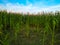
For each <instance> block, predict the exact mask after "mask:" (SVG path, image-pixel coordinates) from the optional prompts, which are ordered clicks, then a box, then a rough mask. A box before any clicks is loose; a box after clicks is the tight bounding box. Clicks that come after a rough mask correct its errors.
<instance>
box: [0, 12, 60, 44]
mask: <svg viewBox="0 0 60 45" xmlns="http://www.w3.org/2000/svg"><path fill="white" fill-rule="evenodd" d="M0 45H60V13H59V12H57V13H54V14H52V13H47V14H44V13H43V14H41V15H40V14H37V15H33V14H32V15H30V14H26V15H23V14H17V13H7V12H4V11H3V12H1V11H0Z"/></svg>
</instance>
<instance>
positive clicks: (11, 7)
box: [0, 3, 60, 14]
mask: <svg viewBox="0 0 60 45" xmlns="http://www.w3.org/2000/svg"><path fill="white" fill-rule="evenodd" d="M0 10H7V12H16V13H27V12H29V13H34V14H35V13H38V12H42V11H44V12H51V11H52V12H55V11H60V5H54V6H45V7H40V6H36V5H33V4H28V5H23V4H19V3H15V4H12V3H7V4H6V5H3V4H0Z"/></svg>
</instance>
